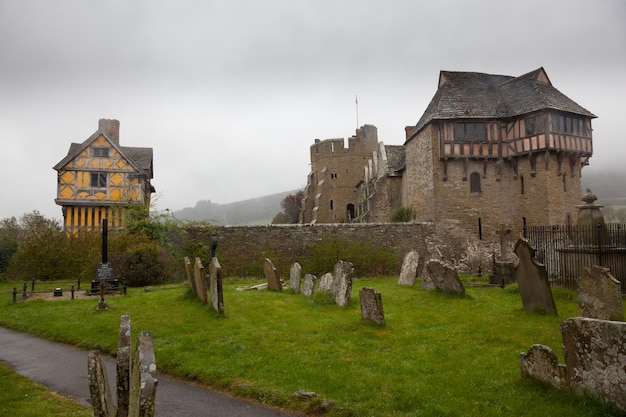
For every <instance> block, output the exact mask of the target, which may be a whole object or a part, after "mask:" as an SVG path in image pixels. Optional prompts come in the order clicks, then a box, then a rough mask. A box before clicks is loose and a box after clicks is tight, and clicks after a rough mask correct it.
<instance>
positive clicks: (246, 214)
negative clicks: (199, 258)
mask: <svg viewBox="0 0 626 417" xmlns="http://www.w3.org/2000/svg"><path fill="white" fill-rule="evenodd" d="M296 191H297V190H293V191H284V192H282V193H276V194H271V195H266V196H263V197H258V198H252V199H250V200H243V201H237V202H234V203H228V204H218V203H213V202H211V200H202V201H198V202H197V203H196V205H195V207H185V208H184V209H182V210H179V211H176V212H174V215H175V216H176V218H177V219H180V220H189V221H206V222H209V223H211V224H219V225H226V224H230V225H242V224H257V225H258V224H270V223H272V219H273V218H274V216H275V215H276V214H278V213H279V212H281V211H282V208H281V207H280V202H281V201H282V200H283V198H285V196H286V195H289V194H294V193H295V192H296Z"/></svg>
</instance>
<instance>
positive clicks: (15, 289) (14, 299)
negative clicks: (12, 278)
mask: <svg viewBox="0 0 626 417" xmlns="http://www.w3.org/2000/svg"><path fill="white" fill-rule="evenodd" d="M16 297H17V288H16V287H13V302H15V301H16Z"/></svg>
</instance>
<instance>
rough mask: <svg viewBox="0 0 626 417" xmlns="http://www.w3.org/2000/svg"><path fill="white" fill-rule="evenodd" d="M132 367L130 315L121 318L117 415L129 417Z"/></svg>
mask: <svg viewBox="0 0 626 417" xmlns="http://www.w3.org/2000/svg"><path fill="white" fill-rule="evenodd" d="M131 369H132V341H131V331H130V316H129V315H123V316H122V317H121V318H120V332H119V336H118V339H117V360H116V370H117V374H116V380H117V414H116V417H127V416H128V407H129V401H130V371H131Z"/></svg>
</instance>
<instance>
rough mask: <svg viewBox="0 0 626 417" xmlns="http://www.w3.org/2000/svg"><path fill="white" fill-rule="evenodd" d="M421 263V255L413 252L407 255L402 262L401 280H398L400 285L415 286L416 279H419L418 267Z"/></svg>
mask: <svg viewBox="0 0 626 417" xmlns="http://www.w3.org/2000/svg"><path fill="white" fill-rule="evenodd" d="M419 262H420V256H419V254H418V253H417V252H416V251H414V250H412V251H411V252H409V253H407V254H406V256H405V257H404V260H403V261H402V268H400V278H399V279H398V285H409V286H410V285H413V284H415V277H417V266H418V265H419Z"/></svg>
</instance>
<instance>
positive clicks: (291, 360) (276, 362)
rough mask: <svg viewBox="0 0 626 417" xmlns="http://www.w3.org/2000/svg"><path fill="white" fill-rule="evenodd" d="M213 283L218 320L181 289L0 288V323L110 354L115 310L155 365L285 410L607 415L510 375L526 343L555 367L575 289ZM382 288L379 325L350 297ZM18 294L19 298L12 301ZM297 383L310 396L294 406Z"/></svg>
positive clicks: (378, 282)
mask: <svg viewBox="0 0 626 417" xmlns="http://www.w3.org/2000/svg"><path fill="white" fill-rule="evenodd" d="M244 283H251V282H249V281H244V280H235V279H226V282H225V284H224V304H225V310H226V315H225V316H224V317H219V316H217V315H216V314H215V313H214V312H213V311H212V310H211V308H210V307H209V306H206V305H203V304H202V303H201V302H200V301H199V300H197V299H196V298H195V297H193V296H192V295H191V292H190V291H189V290H188V289H187V288H186V287H185V286H183V285H179V284H177V285H170V286H164V287H154V288H153V290H152V291H148V292H145V291H144V289H143V288H142V289H129V292H128V295H127V296H126V297H110V298H107V304H108V305H109V308H110V309H109V311H107V312H98V311H96V310H95V307H96V305H97V302H98V299H97V298H93V299H89V300H73V301H29V302H22V303H17V304H11V302H10V301H11V295H10V290H11V289H12V286H11V285H12V284H10V283H2V284H0V291H2V293H0V325H2V326H5V327H9V328H12V329H15V330H18V331H24V332H29V333H32V334H35V335H38V336H41V337H45V338H48V339H51V340H55V341H59V342H64V343H70V344H74V345H77V346H80V347H83V348H86V349H94V348H100V349H102V350H104V351H106V352H110V353H115V350H116V349H117V329H118V326H119V318H120V316H121V315H122V314H129V315H130V316H131V325H132V329H133V335H134V337H135V338H136V336H137V335H138V333H139V331H140V330H152V331H153V333H154V344H155V353H156V358H157V367H158V368H159V370H160V371H161V372H166V373H168V374H171V375H174V376H178V377H180V378H183V379H187V380H190V381H196V382H199V383H202V384H205V385H207V386H210V387H213V388H216V389H219V390H223V391H228V392H230V393H233V394H235V395H239V396H245V397H247V398H252V399H254V400H256V401H258V402H262V403H268V404H272V405H276V406H281V407H285V408H290V409H294V410H307V411H310V412H312V411H314V410H315V409H316V407H317V406H318V405H320V404H321V403H322V402H323V401H329V402H331V403H332V406H331V407H330V408H329V411H328V414H329V415H331V416H460V415H464V416H564V417H565V416H567V417H570V416H610V415H615V410H613V409H611V408H609V407H606V406H604V405H602V404H600V403H599V402H598V401H595V400H592V399H590V398H588V397H582V396H577V395H574V394H573V393H570V392H562V391H558V390H556V389H553V388H551V387H546V386H543V385H541V384H539V383H536V382H534V381H531V380H525V379H522V378H521V374H520V366H519V354H520V352H523V351H524V352H525V351H527V350H528V348H529V347H530V346H531V345H532V344H535V343H540V344H544V345H547V346H549V347H551V348H552V349H554V351H555V352H556V353H557V355H559V357H560V359H561V361H563V355H562V350H561V335H560V332H559V325H560V323H561V322H562V321H563V320H564V319H565V318H567V317H572V316H577V315H578V310H577V305H576V296H575V293H573V292H570V291H567V290H562V289H557V290H555V291H554V295H555V301H556V303H557V307H558V310H559V317H555V316H550V315H545V314H531V313H526V312H524V311H523V309H522V305H521V300H520V296H519V294H518V293H517V292H516V291H515V288H514V287H513V288H507V289H505V290H502V289H500V288H494V287H489V288H487V287H485V288H467V294H466V295H464V296H455V295H450V294H444V293H441V292H437V291H422V290H419V289H418V288H419V286H418V285H417V286H416V287H400V286H398V285H397V284H396V283H397V278H395V277H394V278H373V279H357V280H355V281H354V284H353V292H352V294H353V296H352V301H351V304H350V306H348V307H344V308H342V307H338V306H336V305H333V304H328V303H312V302H311V301H310V300H309V299H307V298H306V297H304V296H303V295H301V294H293V293H292V292H290V291H288V290H287V291H284V292H282V293H277V292H271V291H267V290H264V291H245V292H240V291H236V289H235V287H236V286H238V285H242V284H244ZM364 286H368V287H373V288H375V289H377V290H378V291H380V292H381V294H382V299H383V305H384V310H385V321H386V323H387V325H386V326H385V327H379V326H377V325H375V324H373V323H370V322H367V321H364V320H362V319H361V312H360V307H359V301H358V291H359V289H360V288H361V287H364ZM18 298H19V297H18ZM297 390H306V391H314V392H316V393H318V394H319V395H320V396H321V397H320V398H319V399H317V400H315V401H313V402H311V403H306V402H304V401H302V400H296V399H294V398H293V397H292V393H293V392H295V391H297Z"/></svg>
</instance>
